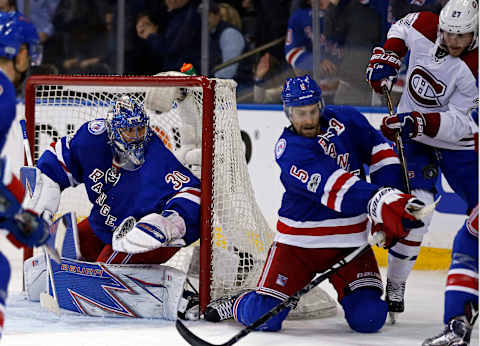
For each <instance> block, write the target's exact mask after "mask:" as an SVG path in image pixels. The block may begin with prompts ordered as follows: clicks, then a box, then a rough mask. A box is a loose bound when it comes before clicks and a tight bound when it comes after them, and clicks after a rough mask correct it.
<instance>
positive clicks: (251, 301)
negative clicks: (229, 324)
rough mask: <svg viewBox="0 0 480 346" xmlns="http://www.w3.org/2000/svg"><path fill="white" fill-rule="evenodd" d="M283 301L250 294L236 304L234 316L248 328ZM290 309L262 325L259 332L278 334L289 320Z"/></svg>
mask: <svg viewBox="0 0 480 346" xmlns="http://www.w3.org/2000/svg"><path fill="white" fill-rule="evenodd" d="M281 302H282V301H281V300H280V299H277V298H273V297H271V296H266V295H263V294H258V293H256V292H248V293H247V294H245V295H244V296H243V297H241V298H240V301H237V302H236V305H237V306H236V307H234V314H235V315H236V319H237V321H239V322H240V323H242V324H244V325H246V326H248V325H249V324H251V323H253V322H255V321H256V320H258V319H259V318H260V317H262V316H263V314H265V313H266V312H267V311H270V310H271V309H273V308H274V307H275V306H277V305H278V304H280V303H281ZM235 310H236V311H235ZM289 312H290V308H287V309H284V310H283V311H282V312H280V313H278V314H277V315H275V316H274V317H272V318H271V319H269V320H268V321H267V322H265V323H264V324H262V325H261V326H260V327H259V328H257V330H263V331H269V332H276V331H278V330H280V329H281V328H282V322H283V320H284V319H285V318H287V315H288V313H289Z"/></svg>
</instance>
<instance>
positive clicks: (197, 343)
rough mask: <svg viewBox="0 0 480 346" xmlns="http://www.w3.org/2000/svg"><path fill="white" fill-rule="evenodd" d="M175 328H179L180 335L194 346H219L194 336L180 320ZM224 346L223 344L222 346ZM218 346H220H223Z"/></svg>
mask: <svg viewBox="0 0 480 346" xmlns="http://www.w3.org/2000/svg"><path fill="white" fill-rule="evenodd" d="M175 328H177V330H178V332H179V333H180V335H181V336H182V337H183V338H184V339H185V341H186V342H188V343H189V344H190V345H192V346H217V345H214V344H211V343H209V342H206V341H205V340H202V339H200V338H199V337H198V336H196V335H195V334H193V333H192V332H191V331H190V330H189V329H188V328H187V327H186V326H185V325H184V324H183V323H182V321H180V319H177V321H176V322H175ZM222 345H223V344H222ZM222 345H218V346H222Z"/></svg>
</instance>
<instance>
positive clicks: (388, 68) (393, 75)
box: [366, 47, 402, 94]
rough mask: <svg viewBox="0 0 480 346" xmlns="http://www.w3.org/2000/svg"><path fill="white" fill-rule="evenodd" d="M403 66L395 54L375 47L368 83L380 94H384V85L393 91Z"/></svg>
mask: <svg viewBox="0 0 480 346" xmlns="http://www.w3.org/2000/svg"><path fill="white" fill-rule="evenodd" d="M401 64H402V62H401V60H400V58H399V56H398V55H397V54H395V53H394V52H391V51H385V50H384V49H383V48H382V47H375V48H374V49H373V52H372V57H371V58H370V61H369V63H368V66H367V71H366V73H367V82H368V83H370V86H371V88H372V89H373V90H375V92H377V93H379V94H383V91H382V86H383V85H387V88H388V89H389V90H391V89H392V85H393V83H395V81H396V80H397V76H398V70H399V69H400V66H401Z"/></svg>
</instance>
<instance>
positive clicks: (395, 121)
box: [380, 112, 440, 141]
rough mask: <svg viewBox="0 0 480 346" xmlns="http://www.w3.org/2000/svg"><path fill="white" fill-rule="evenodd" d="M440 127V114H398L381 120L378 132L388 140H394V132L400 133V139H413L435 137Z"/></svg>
mask: <svg viewBox="0 0 480 346" xmlns="http://www.w3.org/2000/svg"><path fill="white" fill-rule="evenodd" d="M439 127H440V114H439V113H427V114H422V113H419V112H409V113H400V114H397V115H395V116H393V117H392V116H386V117H385V118H383V121H382V125H380V130H381V131H382V133H383V135H384V136H385V137H386V138H388V139H389V140H391V141H393V140H394V139H395V132H396V131H401V135H402V138H404V139H406V138H415V137H421V136H423V135H427V136H430V137H435V136H436V134H437V133H438V129H439Z"/></svg>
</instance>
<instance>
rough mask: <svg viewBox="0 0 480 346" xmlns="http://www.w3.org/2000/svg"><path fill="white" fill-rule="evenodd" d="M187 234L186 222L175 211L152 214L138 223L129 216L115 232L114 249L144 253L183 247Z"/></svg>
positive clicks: (113, 238)
mask: <svg viewBox="0 0 480 346" xmlns="http://www.w3.org/2000/svg"><path fill="white" fill-rule="evenodd" d="M185 233H186V226H185V221H184V220H183V218H182V217H181V216H180V215H178V213H177V212H175V211H171V210H164V211H163V212H162V214H156V213H152V214H149V215H147V216H144V217H142V218H141V219H140V220H139V221H138V222H136V221H135V218H134V217H133V216H129V217H127V218H126V219H125V220H123V221H122V223H121V224H120V225H119V226H118V227H117V228H116V229H115V231H114V232H113V237H112V248H113V250H115V251H120V252H127V253H142V252H147V251H151V250H155V249H158V248H160V247H166V246H172V247H174V246H183V245H185V241H184V240H183V239H182V237H183V236H184V235H185Z"/></svg>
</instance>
